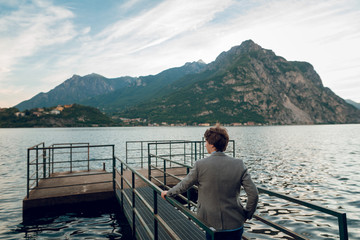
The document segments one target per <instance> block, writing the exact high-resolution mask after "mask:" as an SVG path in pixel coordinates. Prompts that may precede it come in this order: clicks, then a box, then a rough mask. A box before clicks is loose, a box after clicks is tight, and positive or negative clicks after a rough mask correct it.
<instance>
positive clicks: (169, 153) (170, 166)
mask: <svg viewBox="0 0 360 240" xmlns="http://www.w3.org/2000/svg"><path fill="white" fill-rule="evenodd" d="M171 154H172V152H171V140H170V146H169V155H170V156H169V158H170V160H171ZM170 168H171V162H170Z"/></svg>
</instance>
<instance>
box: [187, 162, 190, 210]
mask: <svg viewBox="0 0 360 240" xmlns="http://www.w3.org/2000/svg"><path fill="white" fill-rule="evenodd" d="M189 172H190V170H189V168H188V167H187V168H186V174H189ZM186 197H187V203H188V209H190V207H191V205H190V189H189V190H187V191H186Z"/></svg>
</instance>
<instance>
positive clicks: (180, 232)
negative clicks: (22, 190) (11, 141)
mask: <svg viewBox="0 0 360 240" xmlns="http://www.w3.org/2000/svg"><path fill="white" fill-rule="evenodd" d="M134 146H138V147H134ZM231 146H232V148H231ZM234 146H235V143H234V142H233V144H232V145H230V153H228V154H230V155H233V156H235V150H234V149H235V147H234ZM204 155H205V153H204V142H203V141H183V140H181V141H180V140H179V141H132V142H127V143H126V159H125V160H122V159H120V158H118V157H116V156H115V146H114V145H90V144H89V143H61V144H53V145H50V146H49V147H45V143H41V144H38V145H35V146H33V147H31V148H29V149H28V154H27V166H28V167H27V195H26V197H25V198H24V200H23V218H24V221H27V220H28V219H31V218H34V217H35V218H36V217H41V216H44V215H47V214H51V213H52V212H54V213H55V214H56V213H57V214H59V213H60V214H61V213H68V212H72V211H75V210H76V211H78V210H79V209H80V210H81V209H83V210H86V209H94V208H103V207H105V208H109V209H111V208H112V207H114V206H116V207H118V208H119V207H120V209H121V210H122V212H123V213H124V215H125V216H126V218H127V220H128V222H129V224H130V226H131V229H132V233H133V238H136V239H186V240H188V239H205V233H208V234H210V235H211V236H212V239H216V234H217V232H216V230H215V229H214V228H212V227H211V226H209V225H207V223H204V222H202V221H201V220H199V219H198V218H197V217H196V214H195V213H194V209H196V199H197V188H196V186H194V187H193V188H192V189H190V190H189V191H188V192H187V193H186V194H184V195H181V196H179V197H177V198H169V197H168V198H167V200H163V199H162V198H161V197H160V195H161V192H162V190H163V189H165V190H166V189H169V188H170V187H171V186H173V185H175V184H176V183H178V182H179V181H180V180H181V179H182V178H183V177H184V176H186V175H187V173H188V172H189V171H190V169H191V168H192V165H193V163H194V162H195V161H196V160H197V159H200V158H203V157H204ZM258 189H259V192H260V193H261V194H267V195H269V196H274V197H276V198H279V199H282V200H286V201H289V202H293V203H296V204H299V205H302V206H305V207H308V208H310V209H313V210H317V211H320V212H322V213H325V214H329V215H332V216H335V217H337V219H338V226H339V236H340V239H341V240H343V239H344V240H346V239H348V233H347V223H346V214H345V213H340V212H337V211H333V210H330V209H327V208H323V207H321V206H317V205H314V204H312V203H309V202H304V201H301V200H299V199H295V198H291V197H289V196H286V195H282V194H279V193H275V192H272V191H269V190H266V189H263V188H258ZM255 220H256V221H261V222H262V223H264V224H266V225H267V226H269V227H271V228H274V229H276V230H278V231H281V232H282V233H284V234H286V235H288V236H289V238H292V239H304V240H305V239H308V238H307V237H305V236H303V235H300V234H298V233H295V232H293V231H291V230H290V229H288V228H286V227H284V226H281V225H279V224H276V223H274V222H272V221H269V220H267V219H266V218H264V217H263V216H259V215H254V220H252V221H255ZM246 235H247V233H245V235H243V239H248V238H247V237H246Z"/></svg>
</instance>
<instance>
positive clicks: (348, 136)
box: [0, 125, 360, 239]
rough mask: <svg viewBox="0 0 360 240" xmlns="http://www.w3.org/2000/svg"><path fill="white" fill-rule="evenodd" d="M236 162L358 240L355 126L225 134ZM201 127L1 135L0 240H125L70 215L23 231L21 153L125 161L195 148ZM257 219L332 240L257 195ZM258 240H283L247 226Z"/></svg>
mask: <svg viewBox="0 0 360 240" xmlns="http://www.w3.org/2000/svg"><path fill="white" fill-rule="evenodd" d="M227 129H228V131H229V135H230V138H231V139H234V140H235V141H236V155H237V157H239V158H242V159H244V161H245V164H246V165H247V166H248V168H249V169H250V172H251V175H252V177H253V180H254V181H255V182H256V184H257V185H258V186H261V187H264V188H267V189H269V190H273V191H277V192H280V193H284V194H287V195H289V196H291V197H296V198H300V199H302V200H305V201H309V202H312V203H315V204H318V205H321V206H325V207H328V208H331V209H333V210H337V211H341V212H346V214H347V220H348V230H349V238H350V239H360V174H359V171H360V125H316V126H259V127H228V128H227ZM205 130H206V128H204V127H129V128H121V127H119V128H115V127H114V128H41V129H0V238H1V239H21V238H25V239H54V238H57V239H84V238H89V239H93V238H100V239H101V238H103V239H128V235H127V233H126V228H127V225H126V222H125V221H124V219H123V217H122V216H121V214H119V213H101V212H100V213H92V214H81V213H69V214H65V215H62V216H58V217H53V218H47V219H41V220H39V221H37V222H35V223H33V224H31V225H23V224H22V199H23V198H24V196H25V194H26V149H27V148H28V147H30V146H33V145H35V144H38V143H40V142H45V144H46V146H48V145H50V144H52V143H62V142H90V144H115V145H116V155H117V156H119V157H121V158H124V156H125V151H124V149H125V142H126V141H131V140H162V139H166V140H171V139H174V140H175V139H182V140H201V138H202V136H203V133H204V131H205ZM257 213H258V214H259V215H261V216H263V217H266V218H268V219H271V220H273V221H276V222H277V223H279V224H283V225H285V226H286V227H288V228H290V229H292V230H294V231H295V232H298V233H302V234H304V235H306V236H308V237H309V238H310V239H336V238H337V237H336V236H337V235H338V229H337V223H336V219H334V217H328V216H325V215H322V214H318V213H317V212H315V211H310V210H303V209H302V208H301V207H297V206H295V205H292V204H289V203H286V202H281V201H280V202H279V201H276V200H274V199H271V198H269V197H267V196H266V195H263V194H262V195H261V203H260V205H259V209H258V212H257ZM245 234H246V235H248V236H251V237H254V238H256V239H280V238H282V239H283V236H284V235H283V234H281V233H278V231H275V230H274V229H271V228H269V227H267V226H265V225H262V224H261V223H259V222H258V221H251V222H250V223H248V224H247V225H246V228H245Z"/></svg>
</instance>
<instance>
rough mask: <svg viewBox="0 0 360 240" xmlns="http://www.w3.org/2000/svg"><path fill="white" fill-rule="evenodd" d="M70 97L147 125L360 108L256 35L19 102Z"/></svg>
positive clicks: (353, 113)
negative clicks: (201, 56) (137, 73)
mask: <svg viewBox="0 0 360 240" xmlns="http://www.w3.org/2000/svg"><path fill="white" fill-rule="evenodd" d="M70 102H71V103H73V102H76V103H80V104H83V105H90V106H93V107H97V108H100V109H101V110H102V111H104V112H107V113H110V114H111V115H114V117H116V116H117V117H119V118H130V119H135V118H142V119H146V120H147V122H148V123H154V122H156V123H160V122H167V123H187V124H192V123H194V122H197V123H206V122H209V123H215V122H217V121H220V122H221V123H247V122H253V123H261V124H325V123H359V122H360V110H358V109H356V108H355V107H353V106H352V105H350V104H348V103H347V102H345V100H343V99H341V98H340V97H338V96H337V95H336V94H334V93H333V92H332V91H331V90H330V89H329V88H326V87H324V86H323V84H322V81H321V79H320V76H319V75H318V74H317V73H316V71H315V70H314V68H313V66H312V65H311V64H309V63H307V62H298V61H287V60H286V59H284V58H283V57H280V56H277V55H276V54H275V53H274V52H273V51H271V50H267V49H263V48H262V47H260V46H259V45H258V44H256V43H254V42H253V41H252V40H247V41H245V42H243V43H242V44H241V45H239V46H235V47H233V48H231V49H230V50H229V51H227V52H222V53H221V54H220V55H219V56H218V57H217V58H216V60H215V61H213V62H211V63H209V64H205V63H203V62H202V61H201V60H200V61H198V62H192V63H186V64H185V65H184V66H182V67H178V68H171V69H168V70H165V71H163V72H161V73H159V74H157V75H150V76H141V77H137V78H133V77H120V78H114V79H107V78H105V77H103V76H100V75H97V74H90V75H87V76H84V77H80V76H77V75H74V76H73V77H72V78H70V79H68V80H67V81H65V82H64V83H62V84H60V85H59V86H57V87H56V88H55V89H53V90H51V91H49V92H48V93H40V94H38V95H37V96H35V97H33V98H32V99H30V100H28V101H25V102H22V103H20V104H19V105H17V106H16V107H18V108H19V109H24V108H29V106H31V108H34V107H42V106H48V105H51V106H52V105H57V104H68V103H70ZM46 104H48V105H46Z"/></svg>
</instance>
